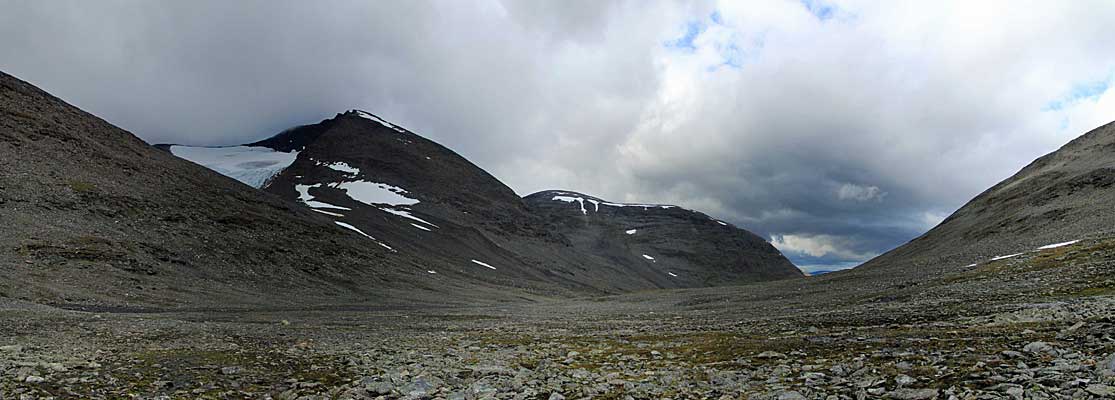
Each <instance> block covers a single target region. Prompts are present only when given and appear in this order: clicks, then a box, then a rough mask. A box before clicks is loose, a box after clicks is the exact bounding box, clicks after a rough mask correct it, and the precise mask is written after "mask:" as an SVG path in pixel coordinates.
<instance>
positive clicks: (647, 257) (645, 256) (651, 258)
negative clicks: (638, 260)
mask: <svg viewBox="0 0 1115 400" xmlns="http://www.w3.org/2000/svg"><path fill="white" fill-rule="evenodd" d="M643 258H645V259H648V260H651V261H654V257H651V256H648V255H646V254H643Z"/></svg>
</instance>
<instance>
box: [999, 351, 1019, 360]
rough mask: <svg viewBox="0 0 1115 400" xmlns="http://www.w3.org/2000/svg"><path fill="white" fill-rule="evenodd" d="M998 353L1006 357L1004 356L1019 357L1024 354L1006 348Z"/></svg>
mask: <svg viewBox="0 0 1115 400" xmlns="http://www.w3.org/2000/svg"><path fill="white" fill-rule="evenodd" d="M999 354H1002V355H1003V357H1006V358H1019V357H1022V356H1023V355H1024V354H1022V353H1019V352H1017V351H1014V350H1006V351H1003V352H1002V353H999Z"/></svg>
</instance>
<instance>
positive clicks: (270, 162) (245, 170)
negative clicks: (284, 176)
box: [170, 146, 298, 189]
mask: <svg viewBox="0 0 1115 400" xmlns="http://www.w3.org/2000/svg"><path fill="white" fill-rule="evenodd" d="M170 153H171V154H174V155H175V156H177V157H179V158H183V159H186V160H189V161H190V162H193V163H194V164H198V165H201V166H203V167H206V168H209V169H211V170H214V171H217V172H218V173H220V174H221V175H224V176H227V177H230V178H233V179H236V180H238V181H240V182H243V183H244V184H246V185H248V186H251V187H254V188H256V189H259V188H262V187H263V186H265V185H267V182H268V181H270V180H271V178H274V177H275V175H278V174H279V172H282V171H283V170H284V169H286V167H289V166H290V164H293V163H294V160H295V159H296V158H298V152H297V151H292V152H290V153H284V152H281V151H275V150H272V149H269V148H266V147H258V146H228V147H194V146H170Z"/></svg>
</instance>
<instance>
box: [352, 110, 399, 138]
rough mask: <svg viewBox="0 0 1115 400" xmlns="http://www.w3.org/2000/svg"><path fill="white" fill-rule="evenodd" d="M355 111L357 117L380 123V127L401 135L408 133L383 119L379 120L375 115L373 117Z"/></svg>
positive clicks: (369, 114)
mask: <svg viewBox="0 0 1115 400" xmlns="http://www.w3.org/2000/svg"><path fill="white" fill-rule="evenodd" d="M353 111H356V115H359V116H360V117H361V118H364V119H370V120H372V121H375V122H378V123H379V124H380V125H383V126H386V127H388V128H391V129H392V130H394V131H395V132H399V133H402V132H406V130H404V129H403V128H400V127H397V126H395V125H393V124H391V123H390V122H387V121H384V120H383V119H381V118H379V117H377V116H375V115H372V114H371V113H368V112H364V111H360V110H353Z"/></svg>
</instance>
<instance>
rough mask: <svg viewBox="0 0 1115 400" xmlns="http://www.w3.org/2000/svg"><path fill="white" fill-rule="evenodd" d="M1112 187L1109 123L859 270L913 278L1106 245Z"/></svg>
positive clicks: (1113, 150) (1114, 149) (1114, 130)
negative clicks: (1042, 251) (1094, 241)
mask: <svg viewBox="0 0 1115 400" xmlns="http://www.w3.org/2000/svg"><path fill="white" fill-rule="evenodd" d="M1113 184H1115V123H1109V124H1106V125H1104V126H1101V127H1099V128H1096V129H1094V130H1092V131H1090V132H1088V133H1086V134H1084V135H1082V136H1080V137H1078V138H1076V139H1075V140H1073V141H1071V142H1069V143H1068V144H1066V145H1064V146H1063V147H1061V148H1060V149H1058V150H1057V151H1055V152H1052V153H1050V154H1047V155H1045V156H1043V157H1041V158H1038V159H1037V160H1035V161H1034V162H1033V163H1031V164H1030V165H1028V166H1026V167H1025V168H1023V169H1022V170H1021V171H1019V172H1018V173H1016V174H1014V175H1013V176H1011V177H1009V178H1007V179H1005V180H1003V181H1002V182H999V184H997V185H995V186H992V187H991V188H990V189H987V190H986V191H984V192H983V193H981V194H980V195H978V196H976V197H975V198H974V199H972V200H971V201H969V202H968V203H967V204H965V205H964V206H963V207H961V208H960V209H959V210H957V211H956V212H955V213H953V214H952V215H950V216H949V217H948V218H946V219H945V220H944V221H943V222H941V224H940V225H938V226H937V227H934V228H933V229H932V230H930V231H929V232H927V233H925V234H924V235H922V236H920V237H918V238H916V239H914V240H912V241H911V242H910V243H908V244H906V245H904V246H901V247H899V248H897V249H894V250H893V251H890V252H888V253H886V254H884V255H882V256H880V257H877V258H875V259H873V260H871V261H869V262H868V263H866V264H865V265H864V266H862V267H860V268H857V269H860V270H862V271H861V272H865V273H884V274H892V273H901V274H906V275H907V277H910V278H913V277H915V276H917V275H919V274H936V273H950V272H956V271H961V270H965V269H970V268H973V267H976V266H977V265H979V264H982V263H986V262H988V261H991V260H993V259H995V258H998V257H1007V256H1011V255H1015V254H1018V253H1026V252H1032V251H1035V250H1038V249H1039V248H1041V247H1047V248H1048V247H1052V246H1056V245H1058V244H1062V245H1063V244H1066V243H1070V242H1073V241H1077V240H1082V239H1091V238H1103V237H1109V236H1112V234H1113V233H1115V207H1112V204H1115V187H1113ZM898 271H901V272H898Z"/></svg>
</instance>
